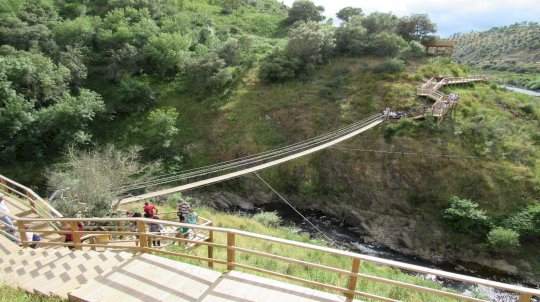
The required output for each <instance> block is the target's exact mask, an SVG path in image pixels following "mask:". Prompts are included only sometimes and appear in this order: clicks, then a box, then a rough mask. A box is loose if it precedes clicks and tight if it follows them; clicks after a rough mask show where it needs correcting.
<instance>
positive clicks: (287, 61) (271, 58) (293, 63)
mask: <svg viewBox="0 0 540 302" xmlns="http://www.w3.org/2000/svg"><path fill="white" fill-rule="evenodd" d="M299 64H300V62H299V61H298V60H297V59H293V58H289V57H287V56H286V55H285V53H284V52H283V51H274V52H273V53H271V54H270V55H268V56H267V57H266V58H264V60H263V61H262V62H261V66H260V69H259V77H260V78H261V79H262V80H264V81H267V82H283V81H285V80H288V79H291V78H294V76H295V75H296V70H297V68H298V65H299Z"/></svg>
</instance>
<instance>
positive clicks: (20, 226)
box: [17, 220, 29, 248]
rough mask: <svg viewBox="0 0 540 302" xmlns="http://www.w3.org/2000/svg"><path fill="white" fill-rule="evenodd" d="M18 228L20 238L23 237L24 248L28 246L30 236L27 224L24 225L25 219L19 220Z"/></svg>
mask: <svg viewBox="0 0 540 302" xmlns="http://www.w3.org/2000/svg"><path fill="white" fill-rule="evenodd" d="M17 228H18V229H19V238H20V239H21V243H22V246H23V247H24V248H27V247H28V246H29V244H28V238H26V226H25V225H24V221H20V220H18V221H17Z"/></svg>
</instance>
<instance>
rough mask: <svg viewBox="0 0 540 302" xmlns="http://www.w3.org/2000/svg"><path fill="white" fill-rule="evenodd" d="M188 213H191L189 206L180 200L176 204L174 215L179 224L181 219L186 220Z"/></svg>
mask: <svg viewBox="0 0 540 302" xmlns="http://www.w3.org/2000/svg"><path fill="white" fill-rule="evenodd" d="M190 211H191V206H190V205H189V203H187V202H186V201H184V200H182V201H181V202H180V203H179V204H178V212H177V213H176V215H178V219H179V220H180V222H182V219H185V218H186V216H187V215H188V214H189V212H190Z"/></svg>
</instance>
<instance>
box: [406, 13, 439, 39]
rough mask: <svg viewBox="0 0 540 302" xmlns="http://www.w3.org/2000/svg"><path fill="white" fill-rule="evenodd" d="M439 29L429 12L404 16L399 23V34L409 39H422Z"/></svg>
mask: <svg viewBox="0 0 540 302" xmlns="http://www.w3.org/2000/svg"><path fill="white" fill-rule="evenodd" d="M436 31H437V26H436V25H435V24H434V23H432V22H431V20H430V19H429V16H428V15H427V14H414V15H411V16H407V17H403V18H401V19H400V20H399V23H398V25H397V34H399V35H400V36H402V37H403V39H405V40H407V41H412V40H415V41H420V40H422V39H423V38H425V37H426V36H427V35H428V34H430V33H434V32H436Z"/></svg>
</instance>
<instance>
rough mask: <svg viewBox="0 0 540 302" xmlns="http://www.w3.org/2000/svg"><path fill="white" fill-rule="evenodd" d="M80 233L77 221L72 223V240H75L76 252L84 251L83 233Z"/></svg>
mask: <svg viewBox="0 0 540 302" xmlns="http://www.w3.org/2000/svg"><path fill="white" fill-rule="evenodd" d="M78 231H79V226H78V225H77V221H72V222H71V238H73V244H74V246H75V249H76V250H82V246H81V233H79V232H78Z"/></svg>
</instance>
